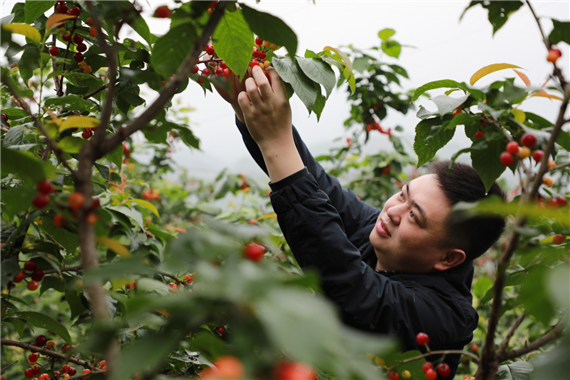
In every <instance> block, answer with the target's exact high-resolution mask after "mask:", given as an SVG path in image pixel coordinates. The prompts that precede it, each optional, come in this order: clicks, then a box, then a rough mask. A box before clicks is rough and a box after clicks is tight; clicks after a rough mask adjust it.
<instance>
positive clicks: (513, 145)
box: [507, 141, 520, 154]
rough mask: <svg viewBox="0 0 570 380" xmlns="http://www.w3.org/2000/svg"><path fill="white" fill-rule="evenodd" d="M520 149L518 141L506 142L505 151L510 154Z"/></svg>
mask: <svg viewBox="0 0 570 380" xmlns="http://www.w3.org/2000/svg"><path fill="white" fill-rule="evenodd" d="M519 150H520V146H519V143H518V142H516V141H509V142H508V143H507V152H509V153H510V154H517V153H518V152H519Z"/></svg>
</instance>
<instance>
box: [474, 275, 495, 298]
mask: <svg viewBox="0 0 570 380" xmlns="http://www.w3.org/2000/svg"><path fill="white" fill-rule="evenodd" d="M492 287H493V281H491V279H490V278H489V277H487V276H482V277H480V278H479V279H478V280H477V281H475V283H474V284H473V295H474V296H475V297H477V298H479V299H481V298H483V296H484V295H485V293H487V291H488V290H489V289H491V288H492Z"/></svg>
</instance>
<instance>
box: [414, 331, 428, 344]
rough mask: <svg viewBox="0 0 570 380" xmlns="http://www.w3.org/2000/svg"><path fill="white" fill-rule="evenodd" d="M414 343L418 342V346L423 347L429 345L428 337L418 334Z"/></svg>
mask: <svg viewBox="0 0 570 380" xmlns="http://www.w3.org/2000/svg"><path fill="white" fill-rule="evenodd" d="M416 342H418V344H419V345H420V346H424V345H426V344H428V343H429V336H428V334H426V333H423V332H421V333H418V335H416Z"/></svg>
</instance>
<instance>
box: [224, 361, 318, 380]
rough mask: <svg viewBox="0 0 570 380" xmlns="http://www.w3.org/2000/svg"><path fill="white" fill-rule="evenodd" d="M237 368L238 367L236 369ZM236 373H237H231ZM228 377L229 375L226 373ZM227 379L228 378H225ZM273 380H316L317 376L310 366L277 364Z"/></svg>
mask: <svg viewBox="0 0 570 380" xmlns="http://www.w3.org/2000/svg"><path fill="white" fill-rule="evenodd" d="M238 368H239V367H238ZM232 372H238V371H232ZM228 375H230V373H228ZM227 377H228V378H229V376H227ZM233 377H234V378H236V379H237V378H241V377H242V375H241V374H239V376H237V377H236V376H233ZM274 379H275V380H317V379H318V378H317V375H316V374H315V371H313V368H311V366H309V365H307V364H305V363H301V362H293V363H279V364H277V365H276V366H275V368H274Z"/></svg>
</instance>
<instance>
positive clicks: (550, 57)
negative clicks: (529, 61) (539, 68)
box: [546, 48, 562, 63]
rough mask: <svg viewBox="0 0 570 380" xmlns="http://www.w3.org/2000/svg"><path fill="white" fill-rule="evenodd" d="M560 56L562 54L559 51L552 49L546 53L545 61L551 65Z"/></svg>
mask: <svg viewBox="0 0 570 380" xmlns="http://www.w3.org/2000/svg"><path fill="white" fill-rule="evenodd" d="M561 56H562V52H561V51H560V49H556V48H552V49H550V50H549V51H548V55H547V56H546V60H547V61H548V62H551V63H556V61H557V60H558V58H560V57H561Z"/></svg>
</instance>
